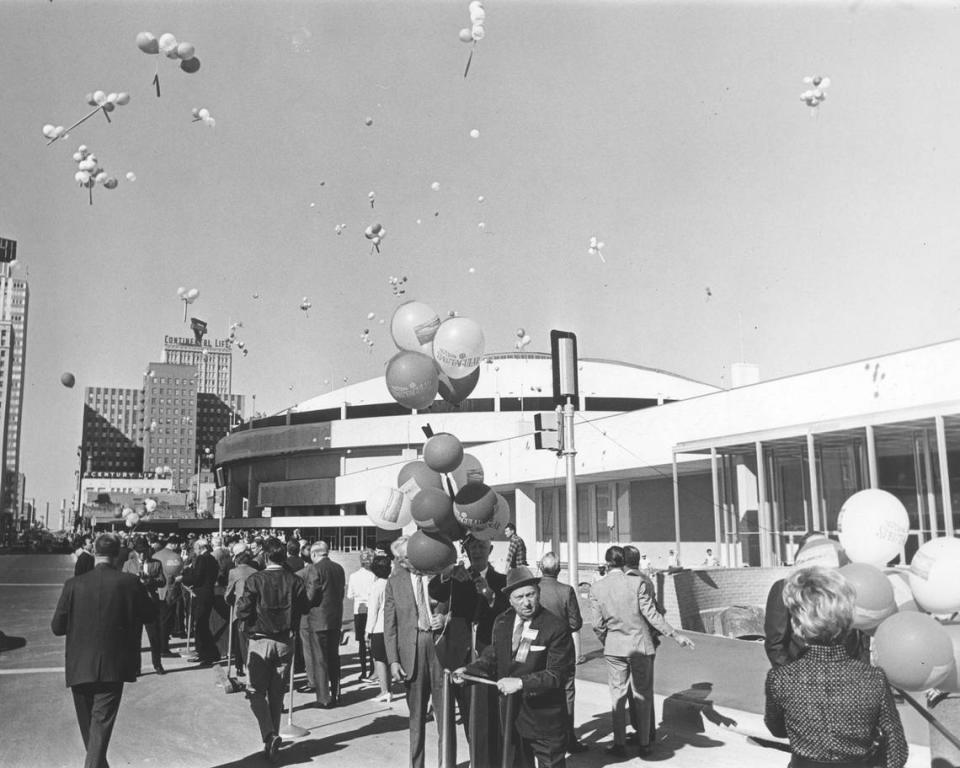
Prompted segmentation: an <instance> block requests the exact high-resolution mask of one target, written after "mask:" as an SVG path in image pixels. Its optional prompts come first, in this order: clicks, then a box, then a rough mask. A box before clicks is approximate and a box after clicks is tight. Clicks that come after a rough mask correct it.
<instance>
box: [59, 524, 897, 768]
mask: <svg viewBox="0 0 960 768" xmlns="http://www.w3.org/2000/svg"><path fill="white" fill-rule="evenodd" d="M406 545H407V538H406V537H404V536H401V537H400V538H398V539H397V540H395V541H394V542H393V543H392V545H391V546H390V550H389V552H388V551H385V550H364V551H362V552H361V553H360V567H359V568H358V569H357V570H356V571H354V572H353V573H351V574H350V576H349V578H347V577H346V574H345V572H344V569H343V567H342V566H341V565H339V564H338V563H336V562H334V561H333V560H332V559H331V558H330V556H329V548H328V546H327V544H326V543H325V542H323V541H316V542H312V543H311V542H307V541H303V540H301V539H299V538H298V537H296V536H294V537H292V538H291V539H290V540H289V541H284V540H282V539H279V538H276V537H273V536H270V535H266V536H263V535H260V534H257V533H254V534H252V535H250V534H248V535H243V534H241V533H238V532H229V533H228V534H226V535H225V536H223V537H220V536H211V537H209V538H208V537H205V536H194V535H189V536H187V537H186V538H185V539H184V540H183V541H181V540H180V538H179V537H178V536H168V537H165V538H163V537H159V536H155V535H153V534H147V535H133V536H128V537H119V536H117V535H114V534H102V535H100V536H99V537H97V538H96V540H93V539H92V538H90V537H87V538H86V539H84V540H83V541H82V543H81V546H80V547H79V548H78V551H77V560H76V566H75V570H76V575H75V577H74V578H73V579H71V580H70V581H68V582H67V584H66V585H65V587H64V590H63V593H62V595H61V598H60V601H59V604H58V606H57V609H56V613H55V615H54V618H53V622H52V629H53V632H54V633H55V634H57V635H66V637H67V643H66V655H67V663H66V667H65V669H66V681H67V685H68V686H69V687H71V689H72V693H73V698H74V703H75V708H76V712H77V718H78V723H79V727H80V731H81V735H82V737H83V741H84V745H85V747H86V749H87V762H86V765H87V766H90V767H91V768H93V766H101V765H105V756H106V750H107V746H108V744H109V740H110V734H111V731H112V728H113V723H114V720H115V718H116V714H117V711H118V708H119V704H120V699H121V695H122V690H123V685H124V683H127V682H133V681H135V680H136V679H137V677H138V675H139V674H140V638H141V635H142V631H143V629H144V628H145V629H146V632H147V636H148V638H149V641H150V650H151V661H152V664H153V667H154V671H155V672H156V673H157V674H161V675H162V674H164V672H165V670H164V667H163V659H164V658H165V657H167V656H170V655H174V654H171V650H170V640H171V637H183V636H187V637H188V638H189V637H190V635H191V633H193V636H194V637H195V639H196V646H195V655H194V656H193V657H192V658H189V659H188V662H190V663H193V664H197V665H201V666H209V665H211V664H214V663H217V662H220V661H221V659H222V657H223V653H222V649H221V648H220V647H218V644H217V641H216V640H215V638H214V628H213V627H212V624H211V615H212V614H214V613H215V612H218V611H220V610H223V609H222V608H221V607H219V606H220V599H219V598H220V596H221V595H222V605H223V606H226V607H227V610H228V611H229V614H228V615H229V618H228V619H226V621H225V624H226V625H227V626H229V628H230V631H231V632H232V633H233V640H232V642H231V645H232V648H233V649H234V656H233V659H232V661H233V662H234V663H235V664H236V669H237V672H238V674H244V673H245V675H246V678H247V682H246V691H247V698H248V700H249V705H250V708H251V711H252V713H253V715H254V717H255V718H256V721H257V724H258V727H259V732H260V738H261V740H262V744H263V747H262V748H263V751H264V753H265V755H266V756H267V757H268V758H269V759H271V760H274V759H276V757H277V754H278V750H279V749H280V748H281V746H282V739H281V736H280V734H279V731H280V716H281V712H282V707H283V699H284V696H285V695H286V693H287V692H288V690H289V687H288V686H289V682H290V681H291V680H292V679H293V677H292V676H291V674H290V672H291V665H292V664H293V665H300V666H302V670H303V671H304V672H305V673H306V681H305V682H304V683H302V684H301V686H300V689H299V690H301V691H302V692H306V693H312V694H314V697H315V702H314V706H317V707H320V708H324V709H330V708H333V707H337V706H339V705H340V704H341V699H340V687H341V682H342V681H341V678H342V675H341V666H340V646H341V641H342V639H343V633H344V631H345V630H344V616H343V611H344V600H345V598H348V599H350V600H352V601H353V615H352V629H353V631H354V633H355V637H356V640H357V643H358V661H359V665H360V674H359V679H360V681H361V682H362V683H366V684H371V685H377V686H379V691H380V696H379V698H378V700H379V701H383V702H390V701H392V699H393V690H394V687H395V686H396V685H398V684H399V685H402V688H403V690H404V692H405V697H406V703H407V706H408V709H409V749H410V754H409V763H410V766H411V768H423V766H424V764H425V754H426V750H427V738H426V736H427V723H428V722H429V720H430V715H431V711H432V714H433V720H434V722H435V723H436V726H437V732H436V746H437V754H438V763H439V764H442V763H443V756H444V755H445V754H446V755H448V756H449V755H450V754H451V750H452V753H453V755H454V757H455V750H456V738H455V732H454V731H453V727H454V726H453V725H452V723H453V722H454V720H453V719H452V717H451V716H452V713H453V712H454V711H455V710H454V707H456V710H458V711H459V722H460V723H462V727H463V730H464V733H465V736H466V740H467V743H468V744H469V750H470V764H471V765H473V766H477V767H478V768H484V767H485V766H499V765H501V763H502V759H503V756H504V750H508V749H509V750H511V751H512V754H513V755H514V764H516V765H523V766H530V767H531V768H532V766H533V765H534V764H537V765H540V766H560V767H562V766H564V765H565V759H566V755H567V754H570V753H576V752H581V751H583V750H585V749H587V747H586V745H585V744H584V743H583V742H582V741H580V739H579V738H578V736H577V732H576V728H575V718H574V707H575V701H576V674H575V669H576V664H577V659H576V656H575V651H574V647H575V644H574V637H575V635H576V634H577V633H578V632H579V631H580V629H581V627H582V626H583V623H584V618H583V616H582V615H581V610H580V601H579V600H578V595H577V593H576V591H575V590H574V588H573V587H571V586H569V585H567V584H563V583H562V582H560V581H559V580H558V576H559V573H560V561H559V558H558V557H557V556H556V555H555V554H553V553H547V554H545V555H544V556H543V557H542V558H541V559H540V561H539V563H538V571H539V572H538V573H535V572H534V571H533V570H532V569H531V568H530V567H529V566H528V565H526V564H525V562H524V563H518V562H517V556H518V555H519V556H520V557H523V558H525V552H523V549H522V548H521V547H519V546H517V545H516V541H515V540H511V546H510V553H511V567H510V568H509V569H507V572H506V573H499V572H497V571H496V569H495V568H494V567H493V566H492V565H491V563H490V554H491V549H492V545H491V544H490V542H488V541H484V540H480V539H476V538H471V537H468V538H467V539H466V540H465V541H464V543H463V546H462V557H461V559H460V561H458V562H457V563H456V564H454V565H452V566H450V567H448V568H446V569H445V570H444V571H443V572H442V573H440V574H425V573H421V572H419V571H417V570H416V569H415V568H414V567H413V566H412V565H411V563H410V562H409V560H408V559H407V557H406ZM708 554H709V553H708ZM604 571H605V575H604V576H603V577H602V578H600V579H598V580H597V581H595V582H594V583H593V584H592V586H591V587H590V591H589V607H590V612H591V615H590V617H589V618H590V621H591V622H592V627H593V630H594V632H595V633H596V635H597V637H598V639H599V640H600V642H601V644H602V649H603V651H602V652H603V658H604V660H605V663H606V667H607V673H608V686H609V692H610V701H611V714H612V723H613V743H612V744H610V745H608V746H606V748H605V752H606V753H607V754H608V755H610V756H611V757H614V758H624V757H626V756H627V754H628V749H629V747H628V744H630V743H631V741H632V744H633V745H634V747H635V753H636V754H637V755H639V756H640V757H641V758H645V757H650V756H651V753H652V752H653V748H654V745H655V740H656V717H655V713H654V707H653V680H654V662H655V659H656V651H657V647H658V646H659V644H660V642H661V638H663V637H667V638H670V639H671V640H673V641H675V642H676V643H678V644H679V645H680V646H682V647H685V648H689V649H692V648H693V647H694V644H693V642H692V641H691V640H690V639H689V638H688V637H687V636H686V635H684V634H682V633H680V632H678V631H677V630H676V629H675V628H674V627H673V626H671V624H670V623H668V622H667V621H666V619H665V618H664V611H663V608H662V606H661V605H660V604H659V602H658V600H657V596H656V590H655V587H654V584H653V581H652V580H651V578H650V575H649V573H648V572H647V569H644V568H643V558H642V554H641V552H640V551H639V550H638V549H637V548H636V547H633V546H624V547H620V546H612V547H610V548H609V549H607V551H606V554H605V569H604ZM105 594H109V595H110V596H111V599H110V600H103V599H102V597H103V596H104V595H105ZM770 595H771V597H770V601H769V602H768V606H767V627H766V629H767V652H768V655H769V657H770V660H771V664H772V665H773V669H772V670H771V672H770V674H769V676H768V678H767V686H766V700H767V709H766V722H767V725H768V727H769V728H770V730H771V732H772V733H774V734H775V735H777V736H782V737H788V738H789V740H790V743H791V747H792V748H793V749H794V757H793V761H792V762H791V766H793V767H794V768H808V767H809V766H814V765H816V766H820V765H834V766H866V765H873V764H875V763H874V762H871V761H872V760H874V759H876V758H877V757H878V751H880V752H882V761H881V762H877V763H876V764H878V765H883V766H885V767H886V768H901V767H902V765H903V762H904V761H905V759H906V742H905V741H904V738H903V730H902V727H901V726H900V721H899V717H898V715H897V711H896V708H895V707H894V705H893V701H892V698H891V696H890V689H889V686H888V685H887V684H886V680H885V678H884V676H883V672H882V671H881V670H879V669H877V668H875V667H871V666H870V665H869V664H868V663H867V661H868V658H867V653H868V652H867V650H866V649H867V647H868V642H866V641H865V639H864V637H863V636H862V634H861V633H859V632H857V631H855V630H853V629H852V616H853V597H852V594H851V590H850V588H849V586H848V585H846V584H845V582H844V581H843V578H842V576H839V575H838V574H837V573H836V572H835V571H831V570H829V569H827V568H822V567H819V566H816V565H813V566H810V567H800V568H798V569H797V570H796V571H795V572H794V573H793V574H792V575H791V576H790V577H788V578H787V579H785V580H781V581H780V582H777V583H776V584H775V585H774V586H773V588H772V589H771V592H770ZM105 627H114V628H116V629H115V631H114V632H113V633H112V634H111V633H110V632H109V631H106V630H104V628H105ZM221 634H222V633H221ZM188 642H189V641H188ZM821 688H822V690H821ZM448 692H449V693H448ZM451 696H452V698H453V699H454V700H455V701H454V703H453V704H450V703H449V702H450V697H451ZM505 710H506V711H505ZM812 724H813V725H812ZM628 725H630V726H632V731H633V732H632V734H628ZM880 734H882V736H883V738H882V740H880V739H879V738H878V736H879V735H880ZM447 740H452V743H449V742H448V741H447ZM445 749H446V750H447V751H446V752H445Z"/></svg>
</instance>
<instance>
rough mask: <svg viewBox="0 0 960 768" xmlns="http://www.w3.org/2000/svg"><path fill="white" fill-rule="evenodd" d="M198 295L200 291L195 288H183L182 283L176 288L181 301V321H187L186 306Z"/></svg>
mask: <svg viewBox="0 0 960 768" xmlns="http://www.w3.org/2000/svg"><path fill="white" fill-rule="evenodd" d="M199 295H200V291H199V290H197V289H196V288H184V287H183V286H182V285H181V286H180V287H179V288H177V296H179V297H180V301H182V302H183V322H187V306H189V305H190V304H193V302H195V301H196V300H197V297H198V296H199Z"/></svg>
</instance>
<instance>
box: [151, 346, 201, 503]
mask: <svg viewBox="0 0 960 768" xmlns="http://www.w3.org/2000/svg"><path fill="white" fill-rule="evenodd" d="M143 425H144V430H143V469H144V471H146V472H150V471H156V470H157V469H158V468H159V469H160V470H161V471H162V472H169V473H170V474H171V476H172V477H173V487H174V489H176V490H187V489H188V486H189V480H190V477H191V475H193V474H194V473H195V472H196V466H195V461H196V455H197V369H196V367H195V366H193V365H170V364H168V363H150V365H149V370H148V371H147V373H146V375H145V376H144V379H143ZM168 467H169V470H168V469H167V468H168Z"/></svg>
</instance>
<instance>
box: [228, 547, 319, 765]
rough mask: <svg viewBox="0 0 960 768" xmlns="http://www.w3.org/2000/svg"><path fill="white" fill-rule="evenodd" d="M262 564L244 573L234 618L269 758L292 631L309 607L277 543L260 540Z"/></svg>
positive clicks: (276, 742) (276, 744) (276, 738)
mask: <svg viewBox="0 0 960 768" xmlns="http://www.w3.org/2000/svg"><path fill="white" fill-rule="evenodd" d="M264 551H265V552H266V555H267V566H266V568H264V569H263V570H262V571H258V572H257V573H254V574H252V575H250V576H248V577H247V580H246V584H245V586H244V591H243V595H242V596H241V597H240V599H239V600H238V601H237V618H238V619H239V621H240V624H241V626H242V627H243V629H244V631H245V632H246V634H247V637H248V639H249V655H248V656H247V679H248V683H247V690H248V698H249V700H250V709H251V710H252V711H253V714H254V716H255V717H256V718H257V724H258V725H259V726H260V737H261V739H262V740H263V751H264V753H265V754H266V756H267V758H268V759H270V760H271V761H272V760H275V759H276V757H277V751H278V750H279V749H280V745H281V743H282V740H281V738H280V735H279V731H280V714H281V712H282V710H283V696H284V693H285V692H286V690H287V679H288V677H287V676H288V674H289V671H290V666H289V665H290V663H291V662H292V661H293V654H292V653H290V650H291V644H292V641H293V633H294V632H296V631H297V627H298V625H299V623H300V617H301V616H302V615H303V614H304V613H305V612H306V611H308V610H309V609H310V602H309V600H308V599H307V591H306V588H305V587H304V585H303V582H302V581H301V580H300V579H299V578H297V576H296V575H294V574H293V573H291V572H290V571H289V570H287V568H285V567H284V563H285V562H286V559H287V550H286V547H284V545H283V542H281V541H279V540H278V539H275V538H272V537H270V538H268V539H267V540H266V542H265V543H264Z"/></svg>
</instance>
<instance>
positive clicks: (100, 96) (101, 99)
mask: <svg viewBox="0 0 960 768" xmlns="http://www.w3.org/2000/svg"><path fill="white" fill-rule="evenodd" d="M93 100H94V101H95V102H97V105H98V106H101V107H102V106H103V105H104V104H106V103H107V94H105V93H104V92H103V91H94V92H93Z"/></svg>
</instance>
